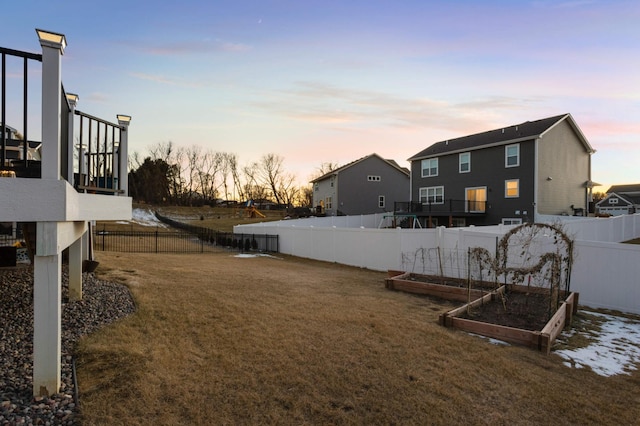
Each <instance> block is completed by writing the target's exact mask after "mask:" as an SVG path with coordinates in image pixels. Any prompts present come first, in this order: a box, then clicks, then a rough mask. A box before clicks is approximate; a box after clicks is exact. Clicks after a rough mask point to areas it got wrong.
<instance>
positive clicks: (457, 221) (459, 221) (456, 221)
mask: <svg viewBox="0 0 640 426" xmlns="http://www.w3.org/2000/svg"><path fill="white" fill-rule="evenodd" d="M451 225H452V226H453V227H454V228H460V227H464V226H467V221H466V220H465V218H464V217H454V218H453V219H452V220H451Z"/></svg>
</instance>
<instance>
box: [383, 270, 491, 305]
mask: <svg viewBox="0 0 640 426" xmlns="http://www.w3.org/2000/svg"><path fill="white" fill-rule="evenodd" d="M385 287H386V288H388V289H390V290H398V291H404V292H407V293H414V294H423V295H425V296H432V297H439V298H442V299H447V300H457V301H460V302H468V301H469V300H475V299H477V298H479V297H482V296H483V295H485V294H487V293H489V292H490V291H491V290H492V289H493V288H495V286H493V285H492V284H490V283H485V284H484V285H482V286H479V287H480V289H478V288H477V287H478V286H476V288H473V289H471V291H469V289H468V287H467V284H466V282H465V280H462V279H459V278H448V277H434V276H431V275H422V274H414V273H410V272H401V271H389V278H387V279H386V280H385Z"/></svg>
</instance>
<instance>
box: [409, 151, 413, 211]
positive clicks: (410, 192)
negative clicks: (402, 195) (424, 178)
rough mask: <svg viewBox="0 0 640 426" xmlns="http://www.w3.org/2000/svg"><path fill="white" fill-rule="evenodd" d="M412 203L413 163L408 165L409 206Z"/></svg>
mask: <svg viewBox="0 0 640 426" xmlns="http://www.w3.org/2000/svg"><path fill="white" fill-rule="evenodd" d="M412 201H413V161H411V162H410V163H409V206H410V205H411V202H412Z"/></svg>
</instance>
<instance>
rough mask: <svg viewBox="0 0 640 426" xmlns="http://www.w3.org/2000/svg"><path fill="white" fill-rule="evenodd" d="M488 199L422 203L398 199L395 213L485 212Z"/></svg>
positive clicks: (448, 213) (394, 207) (394, 208)
mask: <svg viewBox="0 0 640 426" xmlns="http://www.w3.org/2000/svg"><path fill="white" fill-rule="evenodd" d="M486 208H487V202H486V201H472V200H454V199H447V200H441V201H438V200H435V201H427V202H425V203H420V202H416V201H396V202H395V203H394V206H393V211H394V213H417V214H422V215H423V216H426V215H429V214H434V215H450V214H469V213H472V214H484V213H485V212H486Z"/></svg>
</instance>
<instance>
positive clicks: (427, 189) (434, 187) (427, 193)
mask: <svg viewBox="0 0 640 426" xmlns="http://www.w3.org/2000/svg"><path fill="white" fill-rule="evenodd" d="M438 189H442V201H440V202H438V201H436V200H437V198H436V195H435V194H434V195H433V199H434V202H433V203H429V190H434V191H437V190H438ZM422 190H424V191H425V192H426V194H425V197H424V198H425V199H426V200H425V201H422V198H423V197H422ZM418 200H419V202H420V203H421V204H444V186H442V185H439V186H425V187H422V188H419V189H418Z"/></svg>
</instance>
